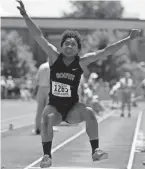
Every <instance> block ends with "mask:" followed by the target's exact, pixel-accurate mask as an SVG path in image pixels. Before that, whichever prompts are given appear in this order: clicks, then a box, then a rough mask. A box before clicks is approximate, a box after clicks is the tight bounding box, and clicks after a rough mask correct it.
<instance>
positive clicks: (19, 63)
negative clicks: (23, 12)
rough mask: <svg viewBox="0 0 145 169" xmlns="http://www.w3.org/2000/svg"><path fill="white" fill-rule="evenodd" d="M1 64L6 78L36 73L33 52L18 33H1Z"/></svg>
mask: <svg viewBox="0 0 145 169" xmlns="http://www.w3.org/2000/svg"><path fill="white" fill-rule="evenodd" d="M1 62H2V68H1V73H2V74H3V75H5V76H8V75H11V76H13V77H15V78H19V77H21V76H25V75H27V74H32V73H34V72H35V71H36V68H35V62H34V60H33V55H32V52H31V51H30V48H29V47H28V46H27V45H26V44H24V43H23V41H22V38H21V37H20V36H19V35H18V33H17V32H16V31H11V32H9V33H7V32H6V31H4V30H2V32H1Z"/></svg>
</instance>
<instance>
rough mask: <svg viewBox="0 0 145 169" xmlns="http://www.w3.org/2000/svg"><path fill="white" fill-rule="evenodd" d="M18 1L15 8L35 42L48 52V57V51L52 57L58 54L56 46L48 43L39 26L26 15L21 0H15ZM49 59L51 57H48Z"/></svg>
mask: <svg viewBox="0 0 145 169" xmlns="http://www.w3.org/2000/svg"><path fill="white" fill-rule="evenodd" d="M16 1H17V2H18V3H19V6H17V8H18V9H19V11H20V14H21V15H22V16H23V18H24V19H25V22H26V25H27V27H28V29H29V31H30V33H31V35H32V36H33V38H34V39H35V40H36V41H37V43H38V44H39V45H40V46H41V47H42V49H43V50H44V51H45V52H46V54H48V57H51V54H50V52H52V53H53V54H54V57H55V55H56V57H57V56H58V52H57V48H56V47H55V46H53V45H52V44H50V43H49V42H48V41H47V40H46V39H45V38H44V36H43V34H42V31H41V30H40V28H39V27H38V26H37V25H36V24H35V23H34V22H33V21H32V19H31V18H30V17H29V16H28V14H27V13H26V10H25V6H24V4H23V2H22V1H21V0H16ZM50 59H51V58H50Z"/></svg>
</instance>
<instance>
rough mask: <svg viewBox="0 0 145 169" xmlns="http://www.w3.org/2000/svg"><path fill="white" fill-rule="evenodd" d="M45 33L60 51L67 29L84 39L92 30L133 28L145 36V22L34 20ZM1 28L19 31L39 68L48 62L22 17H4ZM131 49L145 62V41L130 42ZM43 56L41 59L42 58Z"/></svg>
mask: <svg viewBox="0 0 145 169" xmlns="http://www.w3.org/2000/svg"><path fill="white" fill-rule="evenodd" d="M32 19H33V20H34V21H35V23H37V24H38V25H39V27H40V28H41V30H42V31H43V34H44V36H45V37H46V38H47V39H48V40H49V41H50V42H51V43H52V44H54V45H55V46H56V47H57V48H58V49H60V46H59V44H60V39H61V33H62V32H63V31H64V30H66V29H76V30H78V31H79V32H80V34H81V35H82V38H83V37H84V36H85V35H87V34H88V33H89V32H90V31H92V30H98V31H102V30H107V31H110V30H111V31H112V30H113V31H118V32H128V30H130V29H132V28H139V29H142V30H143V34H144V36H145V27H144V23H145V21H144V20H137V19H136V20H135V19H120V20H110V19H104V20H97V19H74V18H32ZM1 27H2V30H5V31H17V32H18V33H19V35H20V36H22V37H23V41H24V43H26V44H27V45H29V46H30V47H31V49H32V51H33V56H34V60H37V61H38V65H37V66H39V65H40V64H41V63H43V62H44V61H46V59H45V53H44V52H43V51H42V50H41V48H40V47H39V46H38V45H37V43H36V42H35V41H34V40H33V38H32V37H31V35H30V34H29V32H28V29H27V27H26V24H25V21H24V20H23V18H21V17H2V18H1ZM129 49H130V50H131V51H133V52H135V53H136V54H137V56H138V60H139V61H145V59H144V53H145V39H143V38H140V39H138V40H134V41H132V42H130V44H129ZM40 56H41V57H40Z"/></svg>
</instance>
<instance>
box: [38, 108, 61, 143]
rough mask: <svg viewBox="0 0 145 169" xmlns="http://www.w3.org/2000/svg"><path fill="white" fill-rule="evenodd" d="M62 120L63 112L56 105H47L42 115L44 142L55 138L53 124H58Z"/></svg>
mask: <svg viewBox="0 0 145 169" xmlns="http://www.w3.org/2000/svg"><path fill="white" fill-rule="evenodd" d="M61 122H62V116H61V114H60V113H59V112H58V111H57V110H56V108H55V107H54V106H51V105H47V106H46V107H45V108H44V110H43V115H42V123H41V124H42V126H41V129H42V132H41V137H42V142H48V141H52V139H53V126H56V125H58V124H60V123H61Z"/></svg>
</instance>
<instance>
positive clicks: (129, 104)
mask: <svg viewBox="0 0 145 169" xmlns="http://www.w3.org/2000/svg"><path fill="white" fill-rule="evenodd" d="M127 108H128V117H130V116H131V93H128V95H127Z"/></svg>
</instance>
